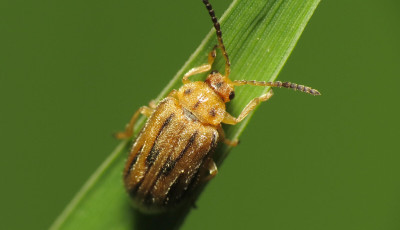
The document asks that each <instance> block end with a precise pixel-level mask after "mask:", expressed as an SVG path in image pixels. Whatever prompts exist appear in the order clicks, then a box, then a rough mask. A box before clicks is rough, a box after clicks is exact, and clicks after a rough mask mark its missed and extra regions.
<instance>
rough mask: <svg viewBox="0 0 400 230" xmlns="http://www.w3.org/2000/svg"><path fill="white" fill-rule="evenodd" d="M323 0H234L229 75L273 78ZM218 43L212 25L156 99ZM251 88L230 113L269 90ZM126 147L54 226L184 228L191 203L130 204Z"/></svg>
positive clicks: (239, 93) (225, 20)
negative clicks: (153, 210)
mask: <svg viewBox="0 0 400 230" xmlns="http://www.w3.org/2000/svg"><path fill="white" fill-rule="evenodd" d="M319 1H320V0H309V1H300V0H297V1H295V0H268V1H266V0H235V1H233V3H232V4H231V5H230V7H229V9H228V10H227V11H226V12H225V13H224V15H223V16H222V17H221V20H220V21H221V28H222V32H223V37H224V41H225V46H226V47H227V51H228V53H229V56H230V59H231V63H232V70H231V75H230V76H231V78H232V79H249V80H259V81H274V80H275V79H276V77H277V75H278V73H279V72H280V70H281V69H282V67H283V65H284V63H285V62H286V60H287V58H288V57H289V55H290V53H291V52H292V50H293V48H294V46H295V44H296V42H297V40H298V39H299V37H300V35H301V33H302V32H303V30H304V27H305V26H306V24H307V22H308V21H309V19H310V17H311V15H312V14H313V12H314V10H315V8H316V7H317V5H318V3H319ZM199 2H200V1H199ZM211 3H212V2H211ZM200 8H201V9H200ZM203 8H204V6H202V5H201V4H200V3H199V10H204V12H205V13H204V15H205V16H204V23H210V19H209V18H207V15H206V10H205V9H203ZM217 13H218V12H217ZM210 26H211V23H210ZM215 44H216V37H215V31H214V30H213V29H212V30H211V31H210V33H209V34H208V35H207V36H206V37H205V39H204V40H203V42H202V43H201V44H200V46H199V47H198V49H197V50H196V51H195V52H194V53H193V54H192V56H191V57H190V58H189V60H188V61H187V62H186V63H185V64H184V66H183V67H182V68H181V69H180V70H179V72H178V73H177V74H176V75H175V77H174V78H173V79H172V80H171V81H170V83H169V84H168V85H167V86H166V87H165V88H164V89H163V91H162V92H161V93H160V95H159V96H158V99H161V98H163V97H165V95H166V94H168V92H170V91H171V90H172V89H174V88H175V89H177V88H179V86H180V85H181V78H182V76H183V74H184V73H185V72H186V71H187V70H189V69H190V68H192V67H195V66H198V65H200V64H203V63H205V62H206V60H207V54H208V52H209V51H210V50H211V48H212V47H213V46H214V45H215ZM223 66H224V60H223V59H222V58H221V57H218V58H217V60H216V62H215V64H214V69H218V70H221V71H223ZM204 76H205V74H203V75H199V76H196V77H194V79H203V78H204ZM249 87H251V86H243V87H238V88H237V89H236V98H235V100H234V101H233V102H232V103H230V104H229V106H228V111H229V112H230V113H231V114H233V115H238V114H239V113H240V111H241V110H242V109H243V107H244V106H245V105H246V104H247V103H248V102H249V101H250V100H251V99H252V98H254V97H256V96H259V95H261V94H262V93H263V92H266V91H267V90H268V88H262V87H252V88H249ZM146 103H147V102H145V101H144V102H143V104H146ZM250 117H251V114H250V116H248V118H246V119H245V120H244V121H243V122H241V123H240V124H239V125H236V126H225V130H226V134H227V137H228V138H230V139H235V138H238V137H239V136H240V134H241V133H242V131H243V129H244V128H245V126H246V124H247V123H248V121H249V118H250ZM143 124H144V119H141V120H140V125H138V127H140V126H142V125H143ZM127 146H128V141H122V142H121V143H120V144H119V145H118V146H117V148H116V149H115V150H114V152H113V153H112V154H111V155H110V157H109V158H108V159H106V161H105V162H104V163H103V164H102V165H101V166H100V167H99V168H98V170H96V172H95V173H94V174H93V175H92V176H91V177H90V179H89V180H88V181H87V182H86V184H85V185H84V186H83V188H82V189H81V191H80V192H78V194H77V195H76V197H75V198H74V199H73V200H72V201H71V203H70V204H69V205H68V206H67V207H66V209H65V210H64V212H63V213H62V214H61V215H60V216H59V217H58V218H57V220H56V221H55V222H54V223H53V225H52V226H51V229H139V228H141V229H143V228H146V227H147V228H148V227H149V226H150V227H157V226H158V227H162V229H168V228H178V227H179V226H180V223H181V222H182V221H183V220H184V218H185V216H186V215H187V213H188V212H189V211H188V210H189V209H190V207H186V209H183V210H181V211H179V212H175V213H171V214H167V215H162V216H153V217H149V216H144V215H141V214H138V213H136V212H133V211H132V209H131V208H130V204H129V199H128V197H127V195H126V194H125V191H124V188H123V184H122V178H121V175H122V169H123V165H124V161H125V157H126V154H125V153H126V152H127V151H128V148H127ZM229 150H230V148H228V147H226V146H223V145H220V147H219V149H218V151H217V154H216V158H217V162H218V165H220V164H221V163H222V160H223V159H224V158H225V157H226V156H227V154H228V152H229ZM155 219H157V221H155ZM154 224H155V225H154Z"/></svg>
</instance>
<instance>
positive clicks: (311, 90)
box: [231, 80, 321, 96]
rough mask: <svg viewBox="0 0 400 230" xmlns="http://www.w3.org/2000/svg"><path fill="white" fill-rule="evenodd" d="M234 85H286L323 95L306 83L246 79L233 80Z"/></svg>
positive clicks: (285, 86) (290, 87)
mask: <svg viewBox="0 0 400 230" xmlns="http://www.w3.org/2000/svg"><path fill="white" fill-rule="evenodd" d="M231 84H232V85H235V86H241V85H255V86H270V87H279V88H280V87H284V88H288V89H293V90H298V91H301V92H304V93H308V94H311V95H313V96H318V95H321V93H320V92H319V91H318V90H316V89H312V88H310V87H308V86H304V85H298V84H296V83H292V82H281V81H275V82H265V81H246V80H235V81H232V83H231Z"/></svg>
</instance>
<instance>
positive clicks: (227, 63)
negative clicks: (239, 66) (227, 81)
mask: <svg viewBox="0 0 400 230" xmlns="http://www.w3.org/2000/svg"><path fill="white" fill-rule="evenodd" d="M203 3H204V5H206V8H207V10H208V13H209V14H210V16H211V21H212V22H213V24H214V28H215V31H216V33H217V39H218V46H219V48H220V49H221V51H222V55H224V58H225V76H226V77H228V76H229V73H230V72H231V63H230V61H229V57H228V53H227V52H226V49H225V45H224V41H223V40H222V32H221V27H220V24H219V22H218V19H217V17H216V16H215V12H214V9H213V8H212V6H211V4H210V3H209V2H208V0H203Z"/></svg>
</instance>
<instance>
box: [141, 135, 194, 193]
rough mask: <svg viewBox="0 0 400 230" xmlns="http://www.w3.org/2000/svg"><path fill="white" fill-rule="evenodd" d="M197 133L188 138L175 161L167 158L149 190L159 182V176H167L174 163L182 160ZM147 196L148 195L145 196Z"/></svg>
mask: <svg viewBox="0 0 400 230" xmlns="http://www.w3.org/2000/svg"><path fill="white" fill-rule="evenodd" d="M197 133H198V131H196V132H195V133H193V135H192V136H191V137H190V138H189V141H188V142H187V143H186V146H185V148H184V149H183V150H182V151H181V152H180V153H179V155H178V157H177V158H176V159H175V160H171V159H170V158H169V157H168V159H167V161H166V163H165V164H164V166H163V167H162V168H161V170H160V171H159V172H158V173H157V177H156V179H155V180H154V182H153V184H152V185H151V188H154V186H155V185H156V184H157V182H158V181H159V180H160V178H161V175H164V176H167V175H168V174H169V173H170V172H171V171H172V169H173V168H174V167H175V165H176V163H177V162H178V161H179V160H180V159H182V157H183V156H184V155H185V153H186V152H187V151H188V149H189V148H190V146H192V145H193V143H194V141H195V140H196V136H197ZM147 195H148V194H147Z"/></svg>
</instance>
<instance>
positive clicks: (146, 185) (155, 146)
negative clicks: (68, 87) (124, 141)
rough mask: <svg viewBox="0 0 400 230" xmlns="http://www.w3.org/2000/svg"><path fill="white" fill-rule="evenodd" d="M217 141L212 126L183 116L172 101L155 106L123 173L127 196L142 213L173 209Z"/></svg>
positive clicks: (198, 176) (196, 178) (195, 179)
mask: <svg viewBox="0 0 400 230" xmlns="http://www.w3.org/2000/svg"><path fill="white" fill-rule="evenodd" d="M217 141H218V132H217V130H216V128H215V127H213V126H207V125H204V124H202V123H200V122H199V121H197V120H194V119H192V118H191V117H189V116H187V115H185V112H184V109H183V108H181V107H180V106H179V105H178V102H177V100H176V99H174V98H171V97H167V98H165V99H164V100H163V101H161V102H160V104H159V105H158V106H157V108H156V110H155V111H154V113H153V115H152V116H151V117H150V118H149V120H148V121H147V123H146V125H145V127H144V128H143V130H142V132H141V134H140V135H139V137H138V138H137V140H136V142H135V144H134V146H133V148H132V151H131V154H130V156H129V158H128V160H127V162H126V166H125V170H124V182H125V185H126V188H127V190H128V193H129V194H130V196H131V197H132V198H133V200H134V201H135V203H136V204H137V206H139V207H140V208H141V209H142V210H144V211H158V210H162V209H165V208H168V207H170V206H176V205H178V204H179V203H181V201H182V200H184V198H185V197H186V196H187V194H188V193H190V192H191V191H192V188H194V187H195V186H196V185H197V184H198V181H199V180H201V176H202V169H203V167H204V166H203V165H204V163H205V162H206V161H207V160H208V159H209V158H210V157H211V152H212V150H213V149H214V148H215V146H216V144H217Z"/></svg>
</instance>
